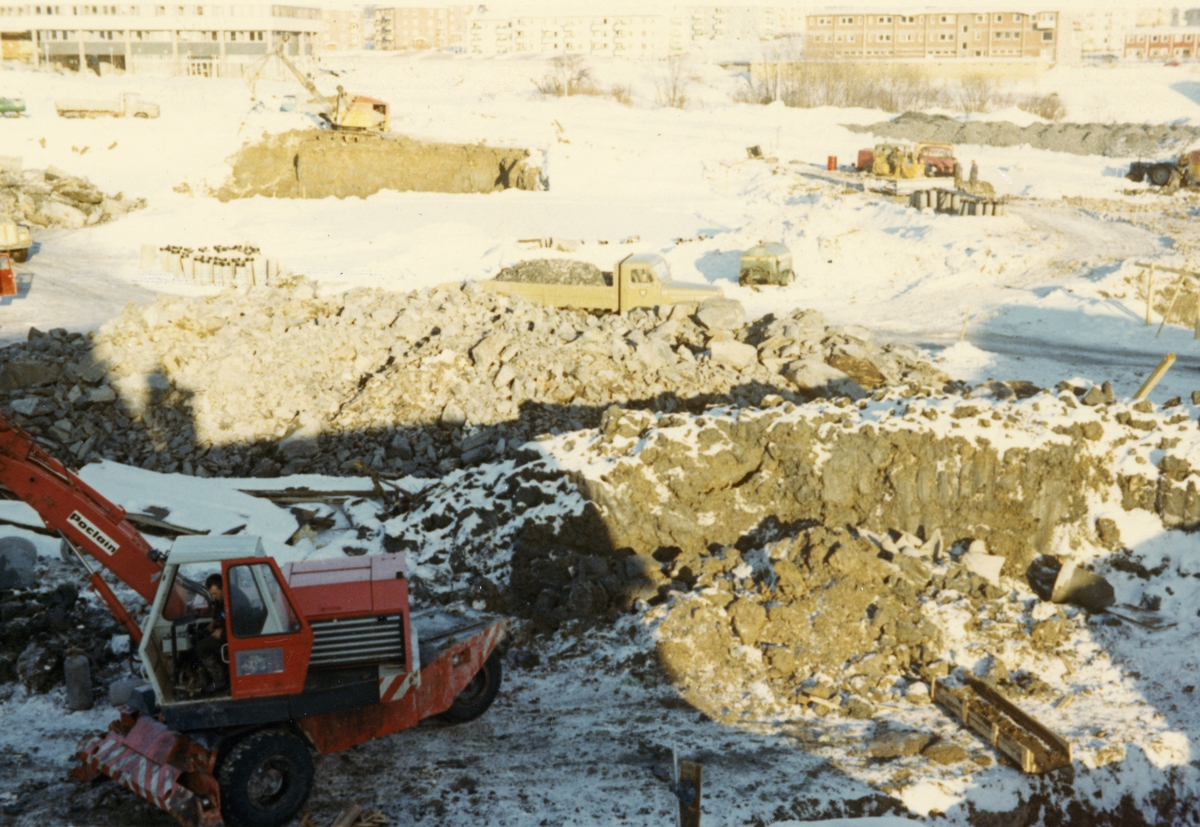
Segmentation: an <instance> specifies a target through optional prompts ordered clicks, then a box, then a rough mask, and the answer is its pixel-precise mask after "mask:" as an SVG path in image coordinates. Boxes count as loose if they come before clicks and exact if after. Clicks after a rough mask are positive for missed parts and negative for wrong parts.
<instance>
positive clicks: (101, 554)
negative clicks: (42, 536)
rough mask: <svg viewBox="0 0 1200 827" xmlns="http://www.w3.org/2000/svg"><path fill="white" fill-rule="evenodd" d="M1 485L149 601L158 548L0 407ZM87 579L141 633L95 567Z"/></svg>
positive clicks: (159, 568)
mask: <svg viewBox="0 0 1200 827" xmlns="http://www.w3.org/2000/svg"><path fill="white" fill-rule="evenodd" d="M0 488H5V489H8V491H10V492H12V494H13V495H14V496H15V497H16V499H19V500H21V501H22V502H25V503H28V504H29V505H30V506H31V507H32V508H33V509H34V511H36V512H37V513H38V516H40V517H41V518H42V522H43V523H45V524H46V527H47V528H49V529H50V530H51V531H55V532H58V533H60V534H61V535H62V536H63V537H64V538H65V539H66V540H68V541H69V542H70V543H71V544H72V545H73V546H74V547H75V548H76V549H83V550H84V551H86V552H87V553H88V554H89V555H91V556H92V557H93V558H95V559H96V560H97V561H98V562H99V563H100V564H101V565H103V566H104V567H105V568H107V569H108V570H109V571H111V572H112V573H113V574H115V575H116V576H117V577H118V578H120V579H121V581H122V582H124V583H126V584H127V585H128V586H129V587H130V588H132V589H133V590H134V591H136V592H137V593H138V594H139V595H141V596H142V598H143V599H144V600H145V601H146V602H147V603H150V602H152V601H153V600H154V594H155V592H156V591H157V590H158V579H159V577H160V576H161V574H162V570H163V564H162V562H161V559H160V555H159V553H158V552H157V551H155V550H154V549H153V548H151V546H150V544H149V543H147V542H146V538H145V537H143V536H142V535H141V534H140V533H139V532H138V530H137V529H136V528H134V527H133V526H132V525H131V524H130V523H129V521H128V520H126V519H125V509H123V508H121V507H120V506H119V505H114V504H113V503H111V502H109V501H108V500H106V499H105V498H104V497H102V496H101V495H100V494H99V493H98V492H96V491H95V490H94V489H93V488H91V487H90V486H89V485H87V483H85V482H84V481H83V480H81V479H80V478H79V477H78V476H77V475H76V474H75V473H74V472H73V471H71V470H70V469H69V468H67V467H66V466H65V465H63V464H62V463H61V462H59V461H58V460H56V459H55V458H54V457H52V456H50V454H49V453H47V452H46V450H45V449H44V448H42V447H41V446H40V445H38V444H37V442H35V441H34V439H33V437H32V436H30V435H29V434H28V433H26V432H25V431H24V430H23V429H22V428H20V426H18V425H17V424H16V423H15V422H12V421H11V420H10V419H8V418H7V417H6V416H5V415H4V414H3V413H0ZM85 562H86V561H85ZM89 568H90V567H89ZM91 580H92V585H93V587H94V588H96V589H97V591H99V592H100V593H101V597H103V598H104V600H105V603H107V604H108V605H109V608H110V609H112V611H113V613H114V614H116V615H117V617H118V619H119V620H121V621H122V622H123V623H125V624H126V626H130V625H132V626H133V628H132V629H131V634H134V635H135V637H137V636H139V635H140V633H139V632H138V631H137V626H136V624H133V623H132V620H131V619H130V618H129V615H128V613H127V612H126V613H124V615H122V612H123V611H124V608H123V607H121V611H118V609H117V607H120V602H119V601H117V602H116V606H114V605H113V601H116V597H115V595H112V593H111V590H108V593H107V594H106V593H105V590H107V589H108V587H107V584H105V583H104V581H103V580H102V579H100V576H99V575H98V574H96V573H94V572H93V573H92V577H91ZM97 581H99V585H98V584H97Z"/></svg>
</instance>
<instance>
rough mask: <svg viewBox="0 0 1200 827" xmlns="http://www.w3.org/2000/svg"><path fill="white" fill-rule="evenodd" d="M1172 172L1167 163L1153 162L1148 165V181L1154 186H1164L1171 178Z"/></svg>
mask: <svg viewBox="0 0 1200 827" xmlns="http://www.w3.org/2000/svg"><path fill="white" fill-rule="evenodd" d="M1172 172H1174V170H1172V169H1171V167H1170V166H1169V165H1167V164H1155V165H1154V166H1152V167H1150V183H1151V184H1153V185H1154V186H1156V187H1165V186H1166V185H1167V182H1168V181H1170V180H1171V173H1172Z"/></svg>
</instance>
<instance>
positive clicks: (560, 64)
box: [533, 55, 596, 98]
mask: <svg viewBox="0 0 1200 827" xmlns="http://www.w3.org/2000/svg"><path fill="white" fill-rule="evenodd" d="M533 83H534V85H535V86H536V87H537V90H538V91H539V92H541V93H542V94H543V95H553V96H555V97H559V98H561V97H563V96H564V95H591V94H595V92H596V88H595V84H593V83H592V70H591V68H590V67H589V66H588V65H587V63H585V62H584V59H583V56H582V55H559V56H558V57H556V58H554V59H553V60H551V61H550V71H549V72H547V73H546V74H545V75H543V76H542V79H541V80H535V81H534V82H533Z"/></svg>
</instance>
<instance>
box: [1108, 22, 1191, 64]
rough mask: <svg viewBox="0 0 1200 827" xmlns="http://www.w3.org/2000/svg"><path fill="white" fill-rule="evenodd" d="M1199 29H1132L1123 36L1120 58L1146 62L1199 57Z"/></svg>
mask: <svg viewBox="0 0 1200 827" xmlns="http://www.w3.org/2000/svg"><path fill="white" fill-rule="evenodd" d="M1197 49H1200V29H1194V28H1184V27H1170V28H1147V27H1141V28H1137V29H1133V30H1131V31H1129V32H1127V33H1126V34H1125V44H1124V48H1123V49H1122V51H1121V57H1124V58H1133V59H1148V60H1154V59H1158V60H1169V59H1171V58H1194V57H1197V56H1200V53H1198V51H1197Z"/></svg>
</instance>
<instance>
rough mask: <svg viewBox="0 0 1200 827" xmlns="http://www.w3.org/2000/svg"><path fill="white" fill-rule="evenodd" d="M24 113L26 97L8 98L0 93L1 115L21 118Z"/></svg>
mask: <svg viewBox="0 0 1200 827" xmlns="http://www.w3.org/2000/svg"><path fill="white" fill-rule="evenodd" d="M24 114H25V99H24V98H6V97H4V96H2V95H0V115H3V116H4V117H6V118H19V117H21V116H22V115H24Z"/></svg>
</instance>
